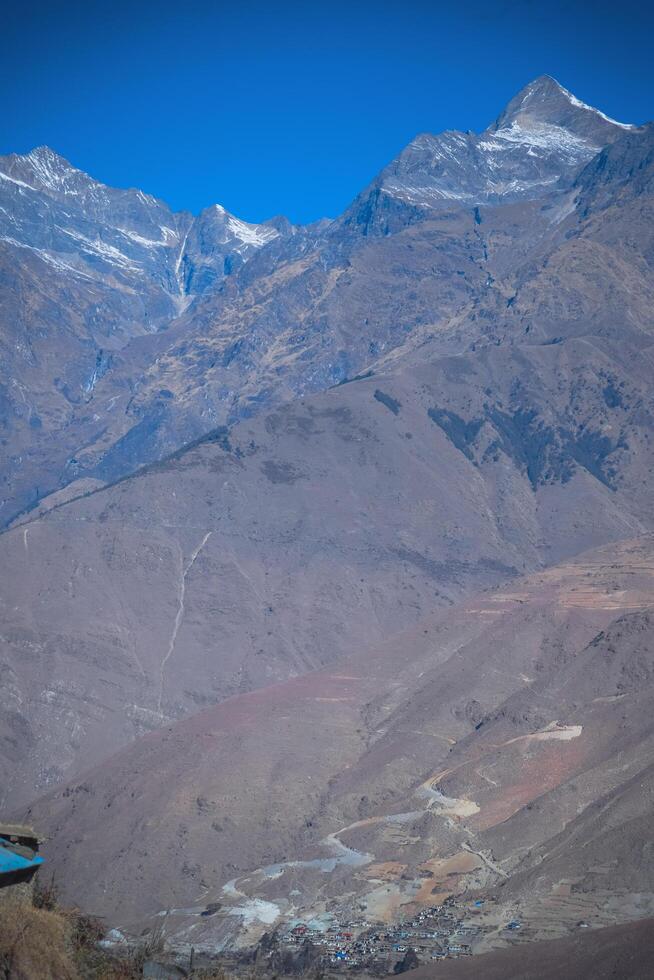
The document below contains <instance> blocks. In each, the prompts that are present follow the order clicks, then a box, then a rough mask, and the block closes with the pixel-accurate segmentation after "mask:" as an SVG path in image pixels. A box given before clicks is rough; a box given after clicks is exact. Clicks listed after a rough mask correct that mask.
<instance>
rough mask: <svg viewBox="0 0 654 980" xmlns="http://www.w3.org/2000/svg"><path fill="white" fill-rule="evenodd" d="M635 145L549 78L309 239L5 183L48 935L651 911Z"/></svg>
mask: <svg viewBox="0 0 654 980" xmlns="http://www.w3.org/2000/svg"><path fill="white" fill-rule="evenodd" d="M653 149H654V132H653V130H652V127H651V126H642V127H633V126H630V125H625V124H622V123H617V122H614V121H612V120H609V119H607V118H606V117H605V116H604V115H603V114H602V113H601V112H598V111H597V110H595V109H592V108H590V107H588V106H585V105H584V104H583V103H580V102H579V100H577V99H576V98H575V97H574V96H573V95H571V93H569V92H567V91H566V90H565V89H563V88H561V86H559V85H558V84H557V83H556V82H554V80H553V79H551V78H549V77H543V78H540V79H537V80H536V81H535V82H533V83H531V84H530V85H528V86H527V87H526V88H525V89H524V90H523V91H522V92H520V93H519V94H518V95H517V96H516V97H515V99H513V100H512V101H511V103H509V105H508V106H507V108H506V109H505V110H504V112H503V113H502V114H501V115H500V116H499V117H498V119H497V121H496V122H495V123H494V124H493V125H491V126H490V127H489V128H488V129H487V130H486V131H485V132H484V133H482V134H481V135H479V136H476V135H474V134H470V133H467V134H463V133H446V134H442V135H440V136H424V135H423V136H420V137H418V138H417V139H416V140H415V141H413V142H412V143H411V144H410V146H409V147H408V148H407V149H406V150H405V151H403V153H402V154H400V156H399V157H398V158H397V159H396V160H395V161H393V162H392V163H391V164H390V165H389V166H388V167H387V168H385V169H384V170H383V171H382V172H381V174H380V175H379V177H378V178H377V179H376V180H375V181H373V183H372V184H371V185H370V186H369V187H368V188H366V189H365V190H364V191H363V192H362V193H361V194H360V195H359V196H358V197H357V198H356V200H355V201H354V202H353V203H352V205H351V206H350V207H349V208H348V209H347V210H346V212H345V213H344V214H343V215H342V216H340V217H339V218H336V219H335V220H333V221H325V222H319V223H317V224H316V225H313V226H309V227H305V228H294V227H291V226H290V225H289V224H288V223H287V222H286V221H284V219H274V220H273V221H270V222H266V223H264V224H262V225H247V224H245V223H243V222H241V221H240V220H238V219H236V218H235V217H233V216H231V215H229V214H228V213H227V212H225V211H224V210H223V209H222V208H220V207H214V208H209V209H208V210H207V211H205V212H203V213H202V214H200V215H199V216H197V217H193V216H191V215H187V214H173V213H172V212H171V211H170V210H169V209H168V208H167V207H166V205H164V204H163V203H161V202H158V201H155V200H154V199H152V198H149V197H147V196H146V195H144V194H142V193H141V192H139V191H117V190H112V189H110V188H107V187H104V186H103V185H101V184H98V183H97V182H95V181H93V180H92V179H91V178H90V177H87V176H86V175H85V174H82V173H81V172H79V171H77V170H75V169H74V168H73V167H72V166H71V165H70V164H68V163H67V162H66V161H64V160H62V159H61V158H60V157H57V156H56V154H53V153H52V151H50V150H47V149H45V148H41V149H39V150H35V151H33V152H32V153H30V154H28V155H26V156H24V157H17V156H12V157H6V158H3V160H1V161H0V282H1V283H2V286H1V287H0V303H1V304H2V306H1V307H0V326H1V330H0V344H1V345H2V347H1V348H0V349H1V350H2V357H3V363H4V365H5V368H6V370H5V372H4V378H5V382H4V387H3V388H2V404H3V408H4V410H3V413H2V416H3V423H4V431H3V446H4V448H5V456H6V466H5V469H4V471H3V480H4V483H3V487H4V490H3V493H2V497H3V498H4V499H3V503H2V508H3V509H2V514H3V522H4V524H5V525H11V526H10V527H9V528H8V529H7V530H5V532H4V533H3V534H2V535H0V566H1V567H2V568H3V569H5V575H4V576H3V583H2V590H1V592H0V621H1V629H0V665H1V668H2V685H1V687H0V805H2V806H3V808H5V809H7V810H10V811H11V812H14V813H15V812H17V811H20V812H24V811H25V810H26V809H28V808H29V810H30V816H31V819H33V820H34V821H36V822H37V823H38V824H39V825H40V826H43V828H44V829H45V830H46V831H47V832H48V833H49V834H50V835H51V836H52V839H53V841H54V844H53V846H52V849H51V852H50V859H51V863H52V867H54V868H55V869H57V868H58V867H63V866H64V865H65V867H66V877H65V881H66V887H67V888H68V889H69V893H68V895H67V896H66V897H67V898H68V899H70V900H72V901H79V902H81V903H83V904H84V905H85V907H87V908H88V909H89V911H92V912H99V913H102V914H106V915H107V916H109V918H110V920H111V921H112V923H120V924H123V925H128V926H129V927H130V928H132V929H134V930H136V931H138V930H140V929H141V928H143V927H144V926H146V925H151V924H152V921H153V918H156V917H157V916H159V914H160V913H162V912H163V911H166V910H168V911H170V910H171V909H172V910H173V911H172V913H171V914H170V915H168V916H167V919H166V924H167V929H168V930H169V932H170V934H171V935H174V936H176V937H177V938H178V939H179V941H180V942H188V941H189V937H190V939H192V940H193V942H194V943H196V944H198V945H200V946H202V944H205V945H206V946H208V947H211V948H216V947H221V946H225V945H229V944H230V943H232V942H247V941H250V940H255V939H256V938H257V937H258V936H259V935H260V934H261V932H262V931H263V929H264V928H266V927H267V926H270V925H271V924H273V923H275V922H279V921H282V920H283V921H290V920H292V919H293V917H298V916H301V917H306V918H310V917H312V916H315V917H317V918H320V917H321V916H322V917H324V916H328V915H329V916H336V917H337V918H338V917H339V916H345V917H347V916H350V917H351V916H353V915H355V914H356V915H363V916H365V917H366V918H367V919H368V920H370V921H390V920H392V919H393V918H394V917H397V916H401V915H404V914H410V913H411V912H412V910H414V909H415V908H419V907H422V906H424V905H427V904H430V903H433V902H434V901H436V900H437V898H438V897H439V896H440V897H444V896H445V895H447V894H455V895H470V894H482V893H483V895H484V896H485V897H486V898H487V899H488V901H489V903H490V902H491V900H492V906H493V909H495V910H496V911H495V912H494V913H493V912H492V910H491V911H490V912H489V913H488V915H487V916H486V919H485V920H484V921H485V922H486V926H487V928H486V932H485V934H484V944H485V947H484V948H489V947H492V946H494V945H495V944H499V943H502V942H505V941H506V937H505V936H504V935H503V933H502V923H505V922H506V921H507V917H509V918H510V917H511V916H515V915H519V916H520V918H521V921H522V922H523V928H522V931H521V934H520V938H521V939H546V938H550V937H557V936H561V935H564V934H565V933H566V931H567V930H569V929H570V928H571V927H572V926H574V924H575V923H576V922H577V921H578V920H579V919H580V918H582V917H583V918H590V919H592V924H593V925H603V924H608V923H610V922H612V921H627V920H629V919H631V918H638V917H642V916H644V915H648V914H652V911H653V910H654V881H652V878H651V870H650V865H651V862H650V861H649V851H648V846H649V845H648V843H647V841H648V831H647V826H648V821H649V819H650V817H651V791H652V785H653V784H652V771H651V761H650V760H651V737H652V733H651V730H650V729H651V723H650V719H651V717H652V705H651V703H650V702H651V699H652V692H653V690H654V688H653V687H652V663H651V660H652V650H653V649H654V646H653V644H652V595H653V594H654V592H653V590H652V576H653V575H654V560H653V558H652V538H651V533H652V532H653V531H654V526H653V513H654V511H653V506H652V505H653V500H652V486H653V485H654V484H653V481H652V470H653V468H654V442H653V438H652V433H653V431H654V425H653V422H654V398H653V395H652V387H651V377H652V369H653V367H654V364H653V360H654V346H653V344H652V331H653V327H654V322H653V320H652V312H651V311H652V309H653V308H654V275H653V263H654V239H653V237H652V236H653V232H652V228H653V227H654V224H653V222H652V217H653V212H654V153H653ZM589 549H590V550H589ZM162 855H165V860H162ZM208 855H209V857H208ZM107 869H108V870H107ZM218 905H219V906H220V908H219V909H218ZM208 908H209V911H210V912H211V914H209V913H207V909H208ZM212 910H213V911H212ZM497 910H499V912H498V911H497ZM213 913H215V914H213ZM494 915H495V918H494Z"/></svg>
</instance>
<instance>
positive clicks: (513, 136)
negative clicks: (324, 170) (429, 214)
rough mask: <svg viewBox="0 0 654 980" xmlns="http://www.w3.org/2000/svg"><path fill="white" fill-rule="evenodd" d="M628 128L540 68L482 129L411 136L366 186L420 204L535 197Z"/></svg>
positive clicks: (560, 183)
mask: <svg viewBox="0 0 654 980" xmlns="http://www.w3.org/2000/svg"><path fill="white" fill-rule="evenodd" d="M633 128H635V127H633V126H632V125H631V124H626V123H620V122H616V121H615V120H613V119H609V118H608V116H605V115H604V113H602V112H600V111H599V110H597V109H593V108H592V107H591V106H587V105H585V103H583V102H580V101H579V99H577V98H575V96H574V95H572V93H571V92H568V91H567V89H564V88H563V87H562V86H561V85H559V83H558V82H557V81H555V80H554V79H553V78H551V77H550V76H549V75H543V76H541V77H540V78H537V79H535V81H533V82H531V83H530V84H529V85H527V86H526V87H525V88H524V89H522V90H521V91H520V92H518V94H517V95H516V96H515V98H513V99H512V100H511V101H510V102H509V104H508V105H507V107H506V109H505V110H504V111H503V112H502V113H501V115H500V116H499V117H498V118H497V120H496V121H495V122H494V123H493V124H492V125H490V126H489V127H488V128H487V129H486V130H485V131H484V132H483V133H481V134H480V135H477V134H475V133H472V132H467V133H462V132H456V131H450V132H445V133H442V134H440V135H439V136H433V135H432V134H430V133H423V134H421V135H419V136H417V137H416V138H415V140H413V141H412V142H411V143H410V144H409V146H407V148H406V149H405V150H404V151H403V152H402V153H401V154H400V155H399V157H398V158H397V159H396V160H394V161H393V162H392V163H391V164H389V166H388V167H386V169H385V170H383V171H382V172H381V174H380V175H379V177H378V178H377V180H376V181H375V182H374V183H373V185H372V186H373V190H374V191H379V192H381V193H383V194H386V195H389V196H390V197H392V198H396V199H398V200H401V201H404V202H406V203H408V204H412V205H415V206H416V207H421V208H425V207H437V206H438V205H439V204H447V202H455V201H456V202H462V203H466V204H468V205H479V204H492V203H500V202H506V201H508V200H526V199H531V198H536V197H539V196H541V195H543V194H546V193H548V192H551V191H552V190H554V189H555V188H556V187H564V186H565V184H566V181H569V179H570V178H571V177H572V176H573V175H574V174H575V173H576V172H577V171H578V169H579V167H580V166H581V165H582V164H584V163H587V162H588V161H589V160H590V159H591V158H592V157H594V156H595V155H596V154H597V153H599V151H600V150H601V149H602V148H603V147H604V146H607V145H608V144H609V143H612V142H614V141H615V140H616V139H618V138H619V136H620V135H621V134H622V133H624V132H625V131H626V130H630V129H633Z"/></svg>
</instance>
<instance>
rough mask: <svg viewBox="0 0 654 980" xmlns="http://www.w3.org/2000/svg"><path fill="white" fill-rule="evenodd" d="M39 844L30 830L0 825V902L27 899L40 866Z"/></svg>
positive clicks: (25, 827) (36, 837)
mask: <svg viewBox="0 0 654 980" xmlns="http://www.w3.org/2000/svg"><path fill="white" fill-rule="evenodd" d="M39 844H40V840H39V837H38V836H37V834H36V832H35V831H34V829H33V828H32V827H28V826H26V825H24V824H7V823H0V901H2V900H4V899H5V898H7V897H12V898H13V897H17V898H20V897H25V898H27V897H28V896H31V892H32V884H33V879H34V875H35V874H36V872H37V871H38V869H39V867H40V866H41V865H42V864H43V858H42V857H41V856H40V855H39Z"/></svg>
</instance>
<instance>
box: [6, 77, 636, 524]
mask: <svg viewBox="0 0 654 980" xmlns="http://www.w3.org/2000/svg"><path fill="white" fill-rule="evenodd" d="M632 132H634V133H638V132H639V131H638V130H633V129H630V128H629V127H627V126H625V124H621V123H614V122H612V121H611V120H608V119H607V118H606V117H605V116H603V114H601V113H600V112H598V111H596V110H594V109H591V108H589V107H587V106H585V105H583V104H582V103H580V102H579V101H578V100H577V99H575V98H574V97H573V96H572V95H570V93H568V92H566V90H565V89H563V88H561V86H559V85H558V84H557V83H556V82H554V81H553V80H552V79H549V78H547V77H544V78H540V79H537V80H536V81H535V82H533V83H532V84H531V85H529V86H527V88H526V89H524V90H523V91H522V92H521V93H519V94H518V96H516V98H515V99H514V100H512V102H511V103H510V104H509V106H507V108H506V110H505V111H504V113H502V115H501V116H500V117H499V119H498V121H497V122H496V123H495V124H494V125H493V126H491V127H489V129H488V130H487V131H486V132H485V133H483V134H481V136H478V137H477V136H474V135H473V134H463V133H446V134H443V135H442V136H435V137H434V136H421V137H418V138H417V140H415V141H414V142H413V143H412V144H410V146H409V147H408V148H407V149H406V150H405V151H404V152H403V153H402V154H400V156H399V157H398V158H397V160H396V161H394V162H393V163H392V164H390V165H389V167H387V168H386V169H385V170H384V171H382V173H381V175H380V177H379V178H378V180H377V181H375V182H374V183H373V185H372V187H371V188H369V189H368V190H367V191H365V192H363V194H362V195H361V196H360V197H359V198H357V200H356V201H355V202H354V204H353V205H352V206H351V208H349V209H348V210H347V211H346V212H345V214H344V215H343V216H342V217H341V218H340V219H337V220H335V221H332V222H322V223H317V224H316V225H314V226H309V227H307V228H296V227H292V226H291V225H290V224H289V223H288V222H287V221H286V220H285V219H283V218H277V219H273V220H271V221H268V222H265V223H263V224H260V225H251V224H247V223H245V222H243V221H241V220H240V219H238V218H236V217H234V216H233V215H230V214H229V213H228V212H226V211H225V210H224V209H223V208H222V207H220V206H213V207H210V208H208V209H206V210H205V211H203V212H202V213H201V214H200V215H198V216H197V217H193V216H192V215H190V214H185V213H179V214H174V213H172V212H171V211H170V209H169V208H168V207H167V206H166V205H165V204H163V203H162V202H160V201H157V200H156V199H154V198H152V197H150V196H149V195H146V194H143V193H142V192H141V191H138V190H116V189H113V188H108V187H105V186H104V185H102V184H100V183H98V182H97V181H95V180H93V179H92V178H90V177H88V176H87V175H86V174H84V173H82V172H81V171H79V170H76V169H75V168H74V167H73V166H71V165H70V164H69V163H68V162H67V161H65V160H64V159H63V158H61V157H59V156H58V155H57V154H56V153H54V152H53V151H51V150H49V149H47V148H44V147H41V148H37V149H36V150H33V151H32V152H31V153H29V154H27V155H25V156H16V155H11V156H9V157H5V158H2V159H1V160H0V271H1V270H2V268H4V269H5V270H6V271H5V274H4V275H5V281H6V282H7V288H6V289H5V290H4V293H3V296H2V324H3V329H2V334H1V335H0V344H1V345H2V346H1V348H0V349H1V350H2V356H3V361H4V366H5V371H4V375H5V378H7V379H9V378H10V379H11V381H9V382H5V383H4V385H3V387H2V389H1V391H0V395H1V397H2V400H3V404H4V406H5V408H4V412H3V417H4V421H5V426H4V428H5V443H4V445H5V457H6V463H5V466H4V468H3V473H2V480H3V491H2V494H1V497H0V513H1V514H2V515H4V516H3V517H2V520H3V523H5V524H6V523H7V522H9V521H10V520H11V519H12V518H14V517H15V516H16V515H17V514H19V513H21V512H25V511H28V510H29V509H30V508H32V507H33V506H34V505H35V504H37V503H38V502H39V501H40V500H41V499H42V498H43V497H44V496H47V495H48V494H50V493H52V492H57V491H59V490H60V489H61V488H63V487H66V486H67V485H69V484H71V483H75V482H76V481H79V480H83V481H85V482H84V484H83V486H84V487H86V488H88V487H89V486H91V485H95V484H92V483H89V481H96V483H97V481H100V482H103V483H105V482H107V481H111V480H112V479H116V478H118V477H121V476H123V475H125V474H126V473H129V472H132V471H133V470H134V469H135V468H136V467H138V466H139V465H142V464H144V463H148V462H152V461H154V460H156V459H159V458H162V457H163V456H165V455H166V454H167V453H170V452H172V451H175V450H176V449H178V448H179V447H180V446H181V445H183V444H184V443H185V442H188V441H190V440H192V439H196V438H198V437H200V436H202V434H203V433H206V432H208V431H210V430H211V429H212V428H215V427H216V426H220V425H230V424H233V423H234V422H235V421H237V420H238V419H239V418H242V417H244V416H248V415H251V414H253V413H256V412H259V411H261V410H262V409H264V408H267V407H270V406H272V405H274V404H275V403H277V402H279V401H282V400H286V399H288V398H293V397H298V396H301V395H302V394H304V393H307V392H311V391H318V390H323V389H325V388H328V387H329V386H330V385H333V384H337V383H339V382H341V381H343V380H345V379H347V378H351V377H353V376H355V375H357V374H358V373H361V372H365V371H368V370H372V369H374V366H375V364H376V363H377V362H378V361H379V359H380V358H386V357H388V356H389V354H391V353H392V352H394V351H396V352H398V353H401V351H402V350H404V349H405V348H406V346H407V343H408V344H409V345H413V346H415V344H416V343H419V342H420V338H421V337H422V336H423V333H424V330H425V328H426V327H428V326H430V327H431V329H432V332H433V330H437V331H439V332H441V333H442V335H443V342H444V348H443V349H445V348H446V347H447V349H449V350H452V351H454V350H457V349H458V350H461V349H465V348H466V347H468V346H469V345H470V344H471V343H476V342H479V339H480V337H479V330H478V329H477V327H476V326H474V325H472V324H470V323H468V326H467V328H466V330H465V331H460V332H459V335H458V337H457V338H456V339H454V340H452V337H451V327H450V326H448V325H454V324H455V323H458V322H459V321H458V318H460V317H461V316H464V315H465V311H466V310H467V309H468V308H469V306H470V304H471V303H475V302H480V301H485V300H486V296H487V293H488V283H489V281H490V280H489V277H491V279H492V280H497V272H498V269H497V268H496V267H495V266H493V264H492V261H491V258H490V253H489V250H488V246H487V243H485V240H484V236H483V235H482V234H480V233H479V231H478V230H477V229H478V228H479V222H480V220H481V216H480V214H479V208H480V207H487V206H493V207H498V208H502V207H507V206H509V205H511V204H513V203H516V202H518V203H522V204H524V206H525V208H531V210H528V211H525V212H524V213H523V214H522V215H521V217H520V219H519V220H518V221H517V222H516V221H515V220H514V219H513V218H512V219H511V221H510V223H509V225H508V227H509V228H510V232H509V236H508V239H507V241H506V242H505V248H504V251H505V257H504V258H503V262H504V264H505V265H506V264H507V263H509V262H511V261H513V260H514V259H515V262H516V263H517V262H519V261H522V259H523V258H524V255H525V253H526V251H528V248H529V246H530V245H532V244H533V243H534V241H536V240H538V239H539V238H540V237H541V236H542V235H543V233H544V232H546V231H547V228H548V227H549V226H550V225H551V223H552V222H551V218H552V216H553V215H557V216H558V217H557V220H560V218H561V216H565V215H566V214H567V213H569V212H571V211H574V192H573V191H572V190H571V188H572V186H573V183H574V177H575V175H576V174H577V173H578V172H579V171H580V169H581V168H582V167H583V166H584V165H585V164H586V163H588V161H589V160H590V159H591V158H592V157H593V156H594V155H596V154H597V153H598V152H599V151H600V150H601V149H602V147H605V146H607V145H610V144H612V143H614V142H615V141H616V140H617V141H620V139H621V138H624V136H625V135H626V134H629V133H632ZM536 202H541V204H540V205H539V206H538V207H537V206H536ZM548 203H549V206H550V208H551V209H552V210H550V212H549V213H548V214H547V215H544V214H543V213H541V211H540V210H539V208H540V207H542V206H544V205H545V204H548ZM475 208H477V210H476V211H475ZM557 208H558V211H557ZM445 214H449V215H450V218H449V219H448V221H449V227H448V228H447V230H445V228H444V227H443V226H441V227H440V228H437V227H436V225H435V224H434V222H441V221H442V220H443V218H442V217H439V216H441V215H442V216H443V217H444V215H445ZM414 227H416V228H418V227H419V229H420V231H419V232H417V231H413V230H412V228H414ZM444 233H445V236H446V237H447V239H448V241H447V244H446V247H445V248H441V247H440V245H439V242H441V243H443V244H444V239H443V234H444ZM376 235H377V236H382V237H385V238H386V239H387V241H386V242H385V243H383V242H381V243H379V245H377V246H375V245H370V244H369V240H370V238H371V237H375V236H376ZM416 236H417V238H421V239H422V244H421V245H420V247H419V248H418V249H417V250H415V249H414V250H413V254H411V253H410V252H409V250H408V249H409V240H410V239H411V238H413V237H416ZM411 248H413V246H411ZM512 248H513V249H515V253H514V252H512ZM407 276H408V277H409V278H410V279H411V281H412V282H413V283H414V284H415V287H416V288H415V289H414V290H410V291H407V290H406V288H405V287H406V282H407Z"/></svg>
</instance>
